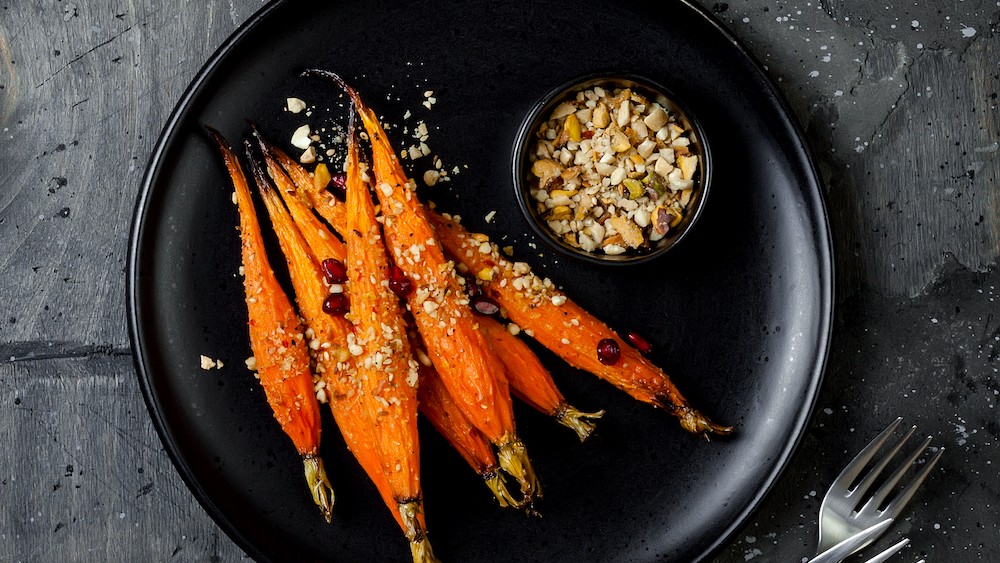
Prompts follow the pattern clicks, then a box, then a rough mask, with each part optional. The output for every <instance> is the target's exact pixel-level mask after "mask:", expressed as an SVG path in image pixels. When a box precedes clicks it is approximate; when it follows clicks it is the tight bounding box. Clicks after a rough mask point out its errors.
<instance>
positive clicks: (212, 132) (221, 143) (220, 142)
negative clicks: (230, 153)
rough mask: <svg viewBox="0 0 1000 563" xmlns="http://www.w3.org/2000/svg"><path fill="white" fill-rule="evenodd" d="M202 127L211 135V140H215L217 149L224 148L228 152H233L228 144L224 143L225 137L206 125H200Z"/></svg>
mask: <svg viewBox="0 0 1000 563" xmlns="http://www.w3.org/2000/svg"><path fill="white" fill-rule="evenodd" d="M202 127H204V128H205V130H207V131H208V132H209V134H210V135H212V139H213V140H215V143H216V144H217V145H219V148H226V149H229V150H233V149H232V147H230V146H229V143H228V142H226V139H225V137H223V136H222V133H219V131H218V130H217V129H216V128H214V127H212V126H211V125H208V124H204V125H202Z"/></svg>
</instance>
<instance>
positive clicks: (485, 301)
mask: <svg viewBox="0 0 1000 563" xmlns="http://www.w3.org/2000/svg"><path fill="white" fill-rule="evenodd" d="M472 310H473V311H475V312H476V313H479V314H480V315H483V316H486V317H492V316H493V315H496V314H497V313H499V312H500V305H497V302H496V301H494V300H492V299H490V298H489V297H486V296H485V295H477V296H475V297H473V298H472Z"/></svg>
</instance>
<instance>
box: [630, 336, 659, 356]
mask: <svg viewBox="0 0 1000 563" xmlns="http://www.w3.org/2000/svg"><path fill="white" fill-rule="evenodd" d="M625 337H626V338H628V341H629V342H631V343H632V346H635V347H636V349H637V350H639V351H640V352H642V353H643V354H648V353H650V352H652V351H653V345H652V344H650V343H649V341H647V340H646V339H645V338H643V337H642V336H641V335H640V334H639V333H638V332H630V333H628V334H627V335H625Z"/></svg>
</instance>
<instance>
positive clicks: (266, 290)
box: [209, 128, 334, 522]
mask: <svg viewBox="0 0 1000 563" xmlns="http://www.w3.org/2000/svg"><path fill="white" fill-rule="evenodd" d="M209 131H210V132H211V134H212V136H213V137H214V139H215V142H216V144H217V145H218V147H219V150H220V151H221V153H222V157H223V160H224V162H225V165H226V169H227V171H228V172H229V177H230V179H231V180H232V183H233V188H234V189H235V195H236V205H237V208H238V210H239V216H240V238H241V239H242V241H241V242H242V244H241V254H242V262H243V272H244V278H243V289H244V291H245V292H246V304H247V314H248V317H249V332H250V348H251V350H252V351H253V357H254V359H255V361H256V364H257V375H258V376H259V378H260V382H261V386H262V387H263V388H264V394H265V396H266V397H267V402H268V404H270V406H271V410H272V411H273V412H274V417H275V418H276V419H277V420H278V423H279V424H280V425H281V428H282V429H283V430H284V431H285V434H287V435H288V436H289V437H290V438H291V439H292V442H293V443H294V444H295V448H296V449H297V450H298V452H299V455H301V456H302V459H303V463H304V465H305V476H306V482H307V483H308V485H309V490H310V492H311V493H312V497H313V500H314V501H315V502H316V505H317V506H319V508H320V511H321V512H322V514H323V517H324V518H326V520H327V522H329V521H330V519H331V511H332V507H333V499H334V496H333V488H332V487H331V486H330V482H329V480H328V479H327V476H326V470H325V468H324V467H323V460H322V459H320V457H319V443H320V434H321V432H320V410H319V402H318V401H317V399H316V392H315V389H314V383H313V374H312V372H311V371H310V369H309V353H308V351H307V349H306V343H305V336H304V332H305V329H304V327H303V326H302V323H301V322H300V321H299V317H298V315H297V314H296V313H295V309H294V308H293V307H292V304H291V302H290V301H289V299H288V296H287V295H285V292H284V291H283V290H282V289H281V286H280V285H279V284H278V280H277V278H276V277H275V276H274V271H273V270H272V269H271V265H270V263H269V262H268V259H267V254H266V253H265V250H264V239H263V235H262V234H261V230H260V223H259V222H258V220H257V214H256V212H255V211H254V207H253V202H252V200H251V199H250V189H249V187H248V186H247V182H246V177H245V176H244V175H243V170H242V169H241V168H240V165H239V161H238V160H237V158H236V155H235V153H234V152H233V150H232V149H231V148H230V147H229V145H228V144H227V143H226V141H225V139H223V137H222V135H221V134H219V132H218V131H215V130H214V129H211V128H209Z"/></svg>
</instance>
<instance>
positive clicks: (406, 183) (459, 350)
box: [308, 71, 541, 506]
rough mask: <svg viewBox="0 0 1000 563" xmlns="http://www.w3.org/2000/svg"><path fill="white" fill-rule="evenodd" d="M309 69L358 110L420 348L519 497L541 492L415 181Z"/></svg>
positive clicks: (360, 105) (504, 389)
mask: <svg viewBox="0 0 1000 563" xmlns="http://www.w3.org/2000/svg"><path fill="white" fill-rule="evenodd" d="M308 72H309V73H310V74H314V75H317V76H322V77H325V78H328V79H332V80H334V81H335V82H337V84H339V85H340V86H341V87H342V88H344V89H345V90H346V91H347V93H348V95H350V97H351V101H352V102H353V103H354V107H355V110H356V111H357V112H358V114H359V115H360V116H361V121H362V123H363V124H364V126H365V130H366V131H367V132H368V137H369V139H370V141H371V145H372V164H373V166H372V168H373V170H374V172H375V180H376V183H377V184H378V185H377V187H376V189H375V194H376V195H377V196H378V199H379V203H380V204H381V209H382V218H383V231H384V233H385V237H386V239H387V240H388V241H389V243H390V246H391V248H392V251H393V253H394V258H395V262H396V265H397V266H398V267H399V268H401V269H402V270H403V272H405V274H406V275H407V276H408V277H409V279H410V280H412V282H413V284H414V291H413V292H412V293H410V295H409V297H407V303H408V305H409V309H410V311H411V312H412V313H413V316H414V318H415V320H416V325H417V328H418V329H419V331H420V334H421V336H422V337H423V339H424V342H425V343H426V345H427V353H428V355H429V356H430V358H431V361H432V362H433V364H434V367H435V368H436V369H437V372H438V373H439V374H440V375H441V380H442V381H443V383H444V386H445V388H446V389H447V390H448V393H449V394H450V395H451V397H452V398H453V399H454V400H455V402H456V403H457V404H458V405H459V407H460V408H461V409H462V412H463V413H464V414H465V416H466V418H468V419H469V422H471V423H473V424H474V425H475V426H476V428H478V429H479V430H480V431H481V432H483V434H484V435H486V437H488V438H489V439H490V441H491V442H492V443H493V444H494V445H495V446H496V447H497V448H498V450H499V452H498V457H499V460H500V467H501V468H502V469H503V470H504V471H506V472H507V473H508V474H510V475H511V476H513V477H514V478H515V479H516V480H517V482H518V484H519V485H520V488H521V493H522V497H523V499H522V500H523V502H524V503H525V504H526V505H529V506H530V504H531V502H532V500H533V499H534V498H535V497H536V496H541V489H540V487H539V484H538V480H537V478H536V477H535V473H534V469H533V468H532V466H531V461H530V459H529V458H528V455H527V450H526V448H525V447H524V444H523V443H522V442H521V440H520V438H518V436H517V433H516V431H515V428H514V413H513V407H512V404H511V397H510V390H509V389H508V384H507V380H506V378H505V377H504V373H503V365H502V364H501V363H500V360H498V359H497V358H496V355H495V354H494V353H493V350H492V349H490V347H489V343H488V342H487V341H486V338H485V337H484V336H483V334H482V332H481V331H480V330H479V327H478V325H477V324H476V321H475V319H473V317H472V313H471V311H470V310H469V307H468V299H466V298H464V293H463V291H462V286H461V284H460V282H459V278H458V276H457V274H456V273H455V267H454V263H452V262H450V261H448V260H446V259H445V257H444V252H443V251H442V249H441V246H440V245H439V244H438V242H437V241H436V240H435V238H434V231H433V229H432V228H431V226H430V224H429V223H428V222H427V217H426V215H427V212H426V210H425V208H424V206H423V204H421V203H420V201H419V200H417V197H416V195H415V194H414V191H413V188H414V184H413V183H412V182H411V181H410V180H409V179H408V178H407V177H406V173H405V172H404V171H403V169H402V167H401V166H400V164H399V160H398V158H397V157H396V155H395V153H394V151H393V149H392V146H391V145H390V144H389V140H388V138H387V137H386V134H385V130H384V129H383V128H382V126H381V124H380V123H379V121H378V118H377V117H376V116H375V114H374V112H372V110H371V109H370V108H369V107H368V106H366V105H365V104H364V102H363V101H362V100H361V98H360V96H358V94H357V92H356V91H355V90H354V89H352V88H350V87H349V86H347V85H346V84H345V83H344V82H343V81H342V80H341V79H340V77H339V76H337V75H335V74H333V73H330V72H327V71H308Z"/></svg>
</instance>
